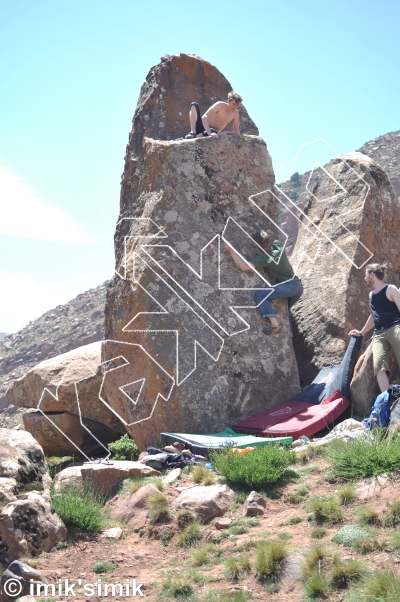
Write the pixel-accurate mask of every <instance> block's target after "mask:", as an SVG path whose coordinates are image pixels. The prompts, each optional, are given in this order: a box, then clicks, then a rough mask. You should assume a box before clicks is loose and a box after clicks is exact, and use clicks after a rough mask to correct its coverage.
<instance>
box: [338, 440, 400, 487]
mask: <svg viewBox="0 0 400 602" xmlns="http://www.w3.org/2000/svg"><path fill="white" fill-rule="evenodd" d="M327 457H328V460H329V462H330V463H331V464H332V468H333V471H334V473H335V474H336V475H338V476H340V477H342V478H343V479H346V480H347V481H357V480H361V479H365V478H367V477H372V476H376V475H379V474H383V473H388V474H390V473H392V472H394V471H395V470H398V469H399V468H400V437H392V436H386V432H385V429H374V433H373V436H372V435H371V433H369V432H366V433H365V435H364V436H362V437H358V438H357V439H354V440H352V441H341V440H334V441H332V442H331V443H330V445H329V446H328V449H327Z"/></svg>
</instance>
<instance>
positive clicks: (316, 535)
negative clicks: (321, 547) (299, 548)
mask: <svg viewBox="0 0 400 602" xmlns="http://www.w3.org/2000/svg"><path fill="white" fill-rule="evenodd" d="M325 535H326V529H324V528H323V527H316V528H315V529H313V530H312V531H311V537H312V538H313V539H322V538H323V537H325Z"/></svg>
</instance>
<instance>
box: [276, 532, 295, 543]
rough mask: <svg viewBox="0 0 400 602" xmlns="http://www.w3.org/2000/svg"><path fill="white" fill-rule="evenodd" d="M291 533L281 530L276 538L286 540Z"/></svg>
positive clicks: (289, 537)
mask: <svg viewBox="0 0 400 602" xmlns="http://www.w3.org/2000/svg"><path fill="white" fill-rule="evenodd" d="M292 537H293V535H292V533H289V531H281V532H280V533H278V538H279V539H280V540H281V541H286V540H287V539H292Z"/></svg>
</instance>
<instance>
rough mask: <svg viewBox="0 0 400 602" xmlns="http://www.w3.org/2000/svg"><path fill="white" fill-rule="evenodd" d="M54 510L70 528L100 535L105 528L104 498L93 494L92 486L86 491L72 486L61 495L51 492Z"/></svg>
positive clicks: (86, 487)
mask: <svg viewBox="0 0 400 602" xmlns="http://www.w3.org/2000/svg"><path fill="white" fill-rule="evenodd" d="M51 498H52V502H53V506H54V509H55V511H56V513H57V514H58V516H59V517H60V518H61V520H62V521H63V522H64V523H65V524H66V525H68V526H71V527H78V528H79V529H82V530H83V531H88V532H92V533H98V532H99V531H102V530H103V528H104V527H105V523H106V517H105V510H104V508H103V504H104V496H101V495H99V494H95V493H93V491H92V489H91V487H90V485H89V484H88V485H86V486H85V488H84V489H81V488H80V487H76V486H71V487H68V488H65V489H63V490H62V491H61V492H60V493H55V492H54V490H52V492H51Z"/></svg>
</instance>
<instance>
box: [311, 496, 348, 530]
mask: <svg viewBox="0 0 400 602" xmlns="http://www.w3.org/2000/svg"><path fill="white" fill-rule="evenodd" d="M307 507H308V509H309V510H311V512H312V513H313V519H314V520H315V522H316V523H322V522H330V523H337V522H339V521H341V520H342V519H343V514H342V512H341V510H340V508H339V504H338V502H337V500H335V499H334V498H332V497H329V498H327V497H326V496H324V495H320V496H318V495H313V496H312V497H310V499H309V500H308V502H307Z"/></svg>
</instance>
